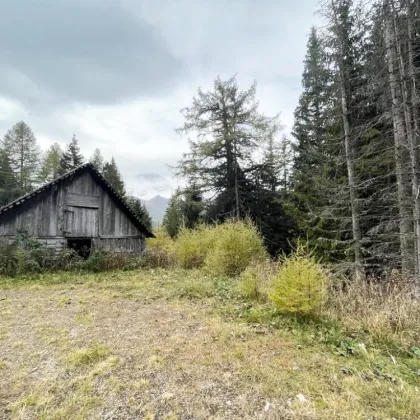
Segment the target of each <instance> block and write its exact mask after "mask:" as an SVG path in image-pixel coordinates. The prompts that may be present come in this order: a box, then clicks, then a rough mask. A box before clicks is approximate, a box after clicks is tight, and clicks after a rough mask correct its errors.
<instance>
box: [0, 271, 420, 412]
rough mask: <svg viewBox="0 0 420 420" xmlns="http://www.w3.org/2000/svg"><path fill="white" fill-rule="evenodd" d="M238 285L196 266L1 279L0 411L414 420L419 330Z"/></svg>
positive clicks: (419, 407)
mask: <svg viewBox="0 0 420 420" xmlns="http://www.w3.org/2000/svg"><path fill="white" fill-rule="evenodd" d="M247 281H248V280H247ZM243 283H244V282H243V281H242V280H240V278H238V277H231V276H227V275H224V274H217V275H215V274H210V273H209V272H206V271H205V270H203V269H194V268H193V269H182V268H168V269H162V268H155V269H150V268H143V269H137V270H133V271H126V272H124V271H108V272H102V273H75V272H57V273H47V274H38V275H36V276H27V277H13V278H8V277H4V278H2V279H1V280H0V378H1V380H0V418H2V419H8V418H13V419H35V418H36V419H82V418H83V419H84V418H125V419H131V418H132V419H138V418H144V419H188V418H190V419H206V418H245V419H247V418H249V419H254V418H264V419H279V418H285V419H287V418H290V419H294V418H297V419H349V418H351V419H368V418H369V419H373V418H375V419H391V418H395V419H414V418H420V404H419V400H420V390H419V386H420V376H419V375H420V357H419V349H418V347H416V346H415V344H414V343H415V340H416V339H417V338H416V337H415V336H413V334H415V331H414V330H413V329H412V328H409V329H408V330H404V328H403V327H404V325H403V324H401V325H400V326H399V327H395V329H394V330H391V329H389V328H388V326H384V325H383V320H382V318H381V314H376V315H375V316H376V317H377V319H376V320H375V318H374V316H373V315H372V313H371V312H372V310H373V309H372V308H364V309H363V311H364V312H363V311H362V312H361V315H362V316H363V319H360V320H358V319H357V317H356V316H355V315H354V313H350V310H349V311H348V312H349V313H348V316H347V317H345V316H344V315H343V313H341V312H340V311H342V310H343V308H342V307H341V306H340V305H341V303H340V304H339V302H338V301H336V308H335V309H334V314H335V315H334V316H333V313H332V311H333V308H332V307H331V308H325V309H323V311H322V312H321V313H318V314H317V315H316V316H314V315H310V316H308V315H296V314H291V313H284V312H282V311H279V310H278V309H276V308H275V307H274V306H273V305H272V304H270V303H269V302H268V301H267V300H266V299H265V298H264V293H263V292H262V291H260V292H259V294H258V296H257V298H255V296H254V297H250V296H249V294H248V295H246V294H244V284H243ZM245 283H246V282H245ZM248 284H249V281H248ZM245 289H246V290H248V291H249V287H248V289H247V288H246V287H245ZM347 293H352V291H351V290H350V291H348V292H347ZM372 293H373V291H372ZM359 294H360V293H359ZM374 294H375V295H377V293H374ZM360 299H361V298H360V297H359V302H351V304H352V305H358V304H359V305H360V304H361V302H360ZM376 299H377V300H378V299H379V298H378V297H377V298H376ZM372 305H373V304H372ZM399 316H400V318H401V322H402V320H403V318H404V314H399ZM395 322H397V321H395ZM388 330H389V331H388ZM387 331H388V332H389V333H387Z"/></svg>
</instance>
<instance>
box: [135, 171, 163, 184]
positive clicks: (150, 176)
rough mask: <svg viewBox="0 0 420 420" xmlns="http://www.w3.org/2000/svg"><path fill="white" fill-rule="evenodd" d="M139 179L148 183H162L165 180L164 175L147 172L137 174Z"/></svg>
mask: <svg viewBox="0 0 420 420" xmlns="http://www.w3.org/2000/svg"><path fill="white" fill-rule="evenodd" d="M137 179H138V180H140V181H142V180H146V181H149V182H158V181H162V179H164V177H163V176H162V175H159V174H157V173H153V172H145V173H140V174H137Z"/></svg>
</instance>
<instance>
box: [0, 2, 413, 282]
mask: <svg viewBox="0 0 420 420" xmlns="http://www.w3.org/2000/svg"><path fill="white" fill-rule="evenodd" d="M320 13H321V15H322V17H323V26H322V27H319V28H315V27H314V28H312V29H311V31H310V34H309V39H308V42H307V52H306V56H305V59H304V70H303V74H302V92H301V95H300V99H299V103H298V106H297V108H296V110H295V114H294V115H295V120H294V126H293V129H292V132H291V133H290V134H288V133H286V132H285V130H284V128H283V126H282V123H281V121H280V119H279V116H278V115H273V116H266V115H263V114H262V113H261V112H260V111H259V106H258V101H257V84H256V83H255V84H253V85H252V86H250V87H249V86H248V87H240V86H239V85H238V82H237V80H236V78H235V77H232V78H230V79H228V80H222V79H221V78H217V79H216V80H215V82H214V86H213V88H212V89H211V90H209V91H203V90H200V89H199V90H198V93H197V95H196V96H195V97H194V98H193V101H192V104H191V105H190V106H188V107H186V108H184V109H183V110H182V111H181V112H182V115H183V120H184V123H183V125H182V126H181V127H179V128H178V130H177V131H178V132H179V133H183V134H187V135H188V137H189V139H190V141H189V142H190V143H189V151H188V152H187V153H185V154H184V155H183V157H182V159H181V160H180V161H179V163H178V165H177V166H176V167H175V168H173V169H174V171H175V173H176V174H177V175H178V176H179V177H181V178H182V179H183V180H185V185H186V187H185V188H183V189H180V190H177V191H176V192H175V193H174V194H173V196H172V197H171V200H170V204H169V207H168V209H167V212H166V214H165V218H164V221H163V227H164V228H165V229H166V231H167V232H168V233H169V234H170V235H171V236H172V237H175V236H176V235H177V234H178V232H179V230H180V229H181V228H182V227H187V228H191V227H194V226H196V225H197V224H200V223H211V224H214V223H218V222H221V221H225V220H227V219H251V220H252V221H253V222H254V223H255V225H256V226H257V227H258V229H259V230H260V232H261V234H262V236H263V238H264V240H265V244H266V247H267V249H268V250H269V251H270V253H271V254H272V255H279V254H280V253H286V254H287V253H289V252H290V251H291V249H293V247H295V246H296V244H297V242H299V241H300V242H302V241H303V242H304V243H305V245H306V246H307V247H309V248H310V249H311V250H312V251H313V252H314V253H315V254H316V255H317V256H318V257H320V258H321V259H322V260H323V261H325V262H329V263H333V264H334V266H335V267H336V268H337V269H338V270H341V271H342V272H343V273H346V274H350V273H354V274H355V275H356V277H362V276H364V275H370V274H374V275H386V274H388V273H390V272H391V271H392V270H393V269H398V270H402V271H403V272H405V273H408V274H413V275H417V276H419V275H420V184H419V182H420V179H419V177H420V163H419V150H418V148H419V144H420V128H419V123H420V120H419V113H420V102H419V94H420V88H419V85H420V4H419V2H418V1H416V0H400V1H397V0H381V1H373V2H357V1H353V0H326V1H324V2H323V3H322V5H321V8H320ZM238 71H240V69H238ZM91 161H92V162H93V163H94V164H95V166H96V167H97V168H98V170H100V171H101V172H102V173H103V175H104V176H105V178H107V179H108V180H109V181H110V182H111V183H112V185H113V186H114V188H115V189H116V190H117V191H118V192H119V193H120V194H121V195H122V196H125V188H124V182H123V180H122V178H121V176H120V173H119V170H118V168H117V166H116V163H115V160H114V159H112V160H111V161H110V162H104V159H103V157H102V156H101V153H100V151H99V150H96V151H95V153H94V155H93V156H92V158H91ZM0 162H1V163H0V165H1V170H0V204H5V203H6V202H8V201H10V200H11V199H14V198H16V197H17V196H19V195H21V194H24V193H27V192H28V191H30V189H31V188H33V187H34V186H37V185H39V184H42V183H44V182H48V181H51V180H52V179H54V178H55V177H56V176H58V175H60V174H62V173H64V172H66V171H68V170H71V169H72V168H74V167H76V166H78V165H80V164H81V163H82V162H84V158H83V156H82V155H81V153H80V150H79V148H78V143H77V139H76V137H75V136H74V137H73V139H72V141H71V142H70V143H69V144H68V145H67V147H66V149H65V150H64V151H62V150H61V149H60V146H59V145H58V144H54V145H52V146H51V147H50V149H48V150H47V151H46V152H45V153H43V154H41V152H40V150H39V148H38V146H37V144H36V139H35V136H34V134H33V133H32V131H31V129H30V128H29V127H28V126H27V125H26V124H25V123H23V122H19V123H17V124H16V125H15V126H14V127H13V128H12V129H11V130H10V131H9V132H8V133H7V134H6V135H5V136H4V138H3V141H2V143H1V149H0ZM127 201H129V202H130V204H131V205H132V206H134V207H136V209H137V211H138V213H139V215H140V217H143V218H147V217H148V216H147V211H146V210H145V208H144V205H142V203H141V202H140V201H139V200H138V199H135V198H133V197H127ZM148 223H149V225H150V219H149V221H148Z"/></svg>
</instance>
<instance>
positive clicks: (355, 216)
mask: <svg viewBox="0 0 420 420" xmlns="http://www.w3.org/2000/svg"><path fill="white" fill-rule="evenodd" d="M341 66H343V64H341ZM340 75H341V81H340V91H341V113H342V117H343V126H344V146H345V151H346V164H347V173H348V177H349V181H348V182H349V188H350V202H351V220H352V230H353V249H354V263H355V274H356V278H357V279H360V278H361V277H362V276H363V267H362V232H361V230H360V209H359V201H358V196H357V190H356V176H355V170H354V154H355V153H354V146H353V141H352V138H351V135H350V123H349V112H348V106H347V92H346V86H345V83H346V79H345V76H344V70H343V68H341V70H340Z"/></svg>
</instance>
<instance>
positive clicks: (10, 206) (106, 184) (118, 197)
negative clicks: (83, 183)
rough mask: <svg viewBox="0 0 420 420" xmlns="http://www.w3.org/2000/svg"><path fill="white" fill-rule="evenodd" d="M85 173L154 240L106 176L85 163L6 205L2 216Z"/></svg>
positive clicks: (2, 209)
mask: <svg viewBox="0 0 420 420" xmlns="http://www.w3.org/2000/svg"><path fill="white" fill-rule="evenodd" d="M83 172H90V173H91V174H92V175H93V177H94V178H95V179H96V180H97V181H98V183H99V184H100V185H102V187H104V189H105V190H106V191H107V192H108V193H109V194H110V195H111V196H112V197H113V198H114V200H115V201H116V202H117V204H118V205H119V206H120V208H121V209H122V210H123V211H124V213H125V214H126V215H127V216H128V217H129V218H130V220H131V221H132V222H133V223H134V225H135V226H136V227H137V228H138V229H140V231H141V232H143V233H144V234H145V235H146V237H147V238H153V237H154V235H153V233H152V232H150V231H149V230H148V229H147V227H146V225H145V224H144V223H143V221H142V220H140V218H139V217H137V215H136V214H135V213H134V211H133V210H132V208H131V207H130V206H128V205H127V204H126V202H125V201H124V199H123V198H122V197H121V195H119V194H118V193H117V192H116V191H115V190H114V188H113V187H112V185H111V184H110V183H109V182H108V181H107V180H106V179H105V178H104V176H103V175H102V174H101V173H100V172H99V171H98V170H97V169H96V168H95V166H94V165H92V164H91V163H84V164H83V165H80V166H78V167H77V168H75V169H73V170H71V171H69V172H67V173H65V174H64V175H62V176H60V177H58V178H56V179H55V180H54V181H51V182H48V183H47V184H44V185H42V186H40V187H39V188H37V189H36V190H34V191H32V192H30V193H28V194H25V195H23V196H22V197H19V198H17V199H16V200H14V201H11V202H10V203H9V204H6V205H5V206H3V207H0V215H1V214H3V213H5V212H7V211H8V210H11V209H14V208H15V207H17V206H20V205H21V204H23V203H25V202H26V201H28V200H30V199H32V198H33V197H35V196H36V195H37V194H39V193H41V192H42V191H45V190H47V189H49V188H51V187H52V186H53V185H56V184H59V183H60V182H61V181H63V180H64V179H67V178H69V177H71V176H73V175H76V174H80V173H83Z"/></svg>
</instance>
